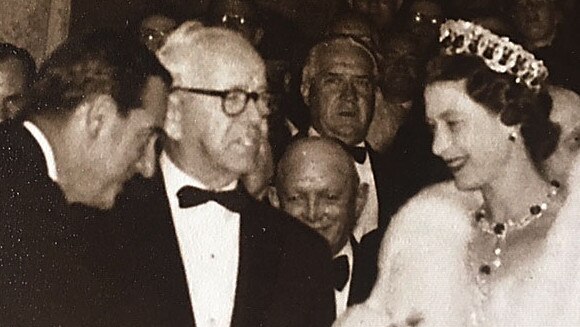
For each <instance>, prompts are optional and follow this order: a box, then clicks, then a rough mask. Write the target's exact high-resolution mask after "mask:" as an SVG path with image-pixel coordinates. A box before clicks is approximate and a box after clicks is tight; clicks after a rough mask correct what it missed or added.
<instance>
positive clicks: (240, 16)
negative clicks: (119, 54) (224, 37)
mask: <svg viewBox="0 0 580 327" xmlns="http://www.w3.org/2000/svg"><path fill="white" fill-rule="evenodd" d="M214 1H215V2H214V3H212V5H211V6H212V7H211V9H210V12H209V21H210V24H211V25H212V26H221V27H224V28H227V29H231V30H234V31H237V32H239V33H241V34H242V35H243V36H244V38H246V39H247V40H248V41H250V43H252V45H254V46H257V45H258V44H259V43H260V42H261V40H262V36H263V31H262V29H261V26H260V23H259V21H258V14H257V12H256V8H254V7H253V4H251V3H249V2H247V1H244V0H214Z"/></svg>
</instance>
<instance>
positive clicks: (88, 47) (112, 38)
mask: <svg viewBox="0 0 580 327" xmlns="http://www.w3.org/2000/svg"><path fill="white" fill-rule="evenodd" d="M152 76H156V77H160V78H161V79H162V80H163V81H164V82H165V83H166V84H167V85H168V86H169V85H171V83H172V78H171V75H170V74H169V72H168V71H167V70H166V69H165V68H164V67H163V66H162V65H161V63H160V62H159V61H158V59H157V57H155V55H154V54H152V53H151V52H150V51H149V50H148V49H147V47H145V46H144V45H142V44H141V43H140V42H139V40H138V39H137V38H136V37H133V36H131V35H129V34H116V33H113V32H108V31H97V32H94V33H90V34H88V35H85V36H81V37H79V38H73V39H69V40H67V41H66V42H65V43H64V44H62V45H61V46H60V47H59V48H58V49H57V50H56V51H55V52H54V53H53V54H52V55H51V56H50V58H48V59H47V60H46V61H45V62H44V64H43V65H42V66H41V67H40V69H39V72H38V76H37V79H36V81H35V83H34V85H33V86H32V89H31V92H30V93H31V94H30V99H29V102H28V106H27V111H28V113H29V114H39V115H45V114H46V115H52V116H55V117H59V116H63V115H68V114H70V113H72V112H73V111H74V109H75V108H77V107H78V105H79V104H81V103H82V102H83V101H85V100H86V99H89V98H90V97H91V96H94V95H100V94H105V95H110V96H111V97H112V98H113V99H114V100H115V101H116V103H117V108H118V109H117V110H118V111H119V114H120V115H122V116H126V115H127V114H128V113H129V111H130V110H132V109H136V108H139V107H141V95H142V92H143V88H144V87H145V85H146V83H147V80H148V78H149V77H152Z"/></svg>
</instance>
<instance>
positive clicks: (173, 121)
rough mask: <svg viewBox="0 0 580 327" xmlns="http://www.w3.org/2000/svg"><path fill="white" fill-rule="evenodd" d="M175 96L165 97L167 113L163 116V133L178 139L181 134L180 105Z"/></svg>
mask: <svg viewBox="0 0 580 327" xmlns="http://www.w3.org/2000/svg"><path fill="white" fill-rule="evenodd" d="M179 101H180V100H179V99H178V98H177V97H174V96H171V95H169V97H168V98H167V114H166V117H165V126H164V129H165V133H166V134H167V136H168V137H169V138H171V139H173V140H180V139H181V137H182V136H183V133H182V126H181V118H182V114H181V106H180V103H179Z"/></svg>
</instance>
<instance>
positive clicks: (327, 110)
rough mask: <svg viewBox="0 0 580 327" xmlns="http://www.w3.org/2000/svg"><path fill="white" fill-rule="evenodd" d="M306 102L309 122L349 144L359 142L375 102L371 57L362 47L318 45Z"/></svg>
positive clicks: (364, 133) (321, 130) (362, 137)
mask: <svg viewBox="0 0 580 327" xmlns="http://www.w3.org/2000/svg"><path fill="white" fill-rule="evenodd" d="M316 65H317V67H318V69H317V73H316V76H315V77H314V78H313V79H312V81H311V84H310V87H309V88H308V89H309V90H308V91H309V94H308V95H307V96H306V97H307V99H308V100H307V102H308V105H309V107H310V111H311V115H312V126H313V127H314V128H315V129H316V130H317V131H318V132H319V133H321V134H322V135H323V136H327V137H333V138H338V139H339V140H341V141H343V142H344V143H346V144H349V145H356V144H358V143H360V142H362V141H363V140H364V138H365V136H366V134H367V130H368V127H369V124H370V121H371V117H372V115H373V111H374V104H375V94H374V91H375V83H374V73H373V61H372V59H371V58H370V57H369V54H368V53H367V52H365V51H364V50H363V49H361V48H359V47H356V46H353V45H347V44H336V43H335V44H331V45H329V46H328V47H326V48H324V49H321V53H320V55H319V57H318V60H317V63H316Z"/></svg>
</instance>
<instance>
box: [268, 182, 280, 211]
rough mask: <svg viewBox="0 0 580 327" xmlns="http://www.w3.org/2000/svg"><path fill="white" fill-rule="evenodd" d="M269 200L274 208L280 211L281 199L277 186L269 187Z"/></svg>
mask: <svg viewBox="0 0 580 327" xmlns="http://www.w3.org/2000/svg"><path fill="white" fill-rule="evenodd" d="M268 200H270V204H271V205H272V206H273V207H274V208H277V209H280V198H279V197H278V190H276V187H275V186H268Z"/></svg>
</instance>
